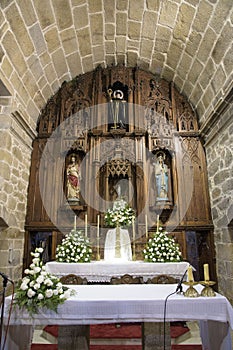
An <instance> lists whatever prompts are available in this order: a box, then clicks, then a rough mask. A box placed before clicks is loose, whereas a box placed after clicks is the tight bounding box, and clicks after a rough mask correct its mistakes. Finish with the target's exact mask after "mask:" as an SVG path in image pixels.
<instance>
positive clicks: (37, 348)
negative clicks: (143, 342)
mask: <svg viewBox="0 0 233 350" xmlns="http://www.w3.org/2000/svg"><path fill="white" fill-rule="evenodd" d="M141 349H142V347H141V346H140V345H127V346H126V345H91V346H90V350H141ZM201 349H202V346H201V345H172V350H201ZM31 350H58V347H57V345H53V344H51V345H50V344H32V346H31Z"/></svg>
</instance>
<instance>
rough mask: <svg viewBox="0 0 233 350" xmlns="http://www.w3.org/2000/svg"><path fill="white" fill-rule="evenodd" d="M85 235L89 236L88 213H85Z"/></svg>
mask: <svg viewBox="0 0 233 350" xmlns="http://www.w3.org/2000/svg"><path fill="white" fill-rule="evenodd" d="M85 237H86V238H87V214H85Z"/></svg>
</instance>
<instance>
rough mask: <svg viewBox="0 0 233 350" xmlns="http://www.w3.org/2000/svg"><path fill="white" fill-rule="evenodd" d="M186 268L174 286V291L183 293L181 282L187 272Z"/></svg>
mask: <svg viewBox="0 0 233 350" xmlns="http://www.w3.org/2000/svg"><path fill="white" fill-rule="evenodd" d="M187 271H188V270H185V272H184V274H183V276H182V278H181V279H180V281H179V283H178V285H177V287H176V293H179V294H182V293H183V287H182V283H183V282H184V278H185V275H186V273H187Z"/></svg>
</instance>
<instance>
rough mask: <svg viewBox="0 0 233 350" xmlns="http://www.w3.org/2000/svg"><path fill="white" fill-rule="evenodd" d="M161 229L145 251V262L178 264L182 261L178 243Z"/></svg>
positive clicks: (151, 239)
mask: <svg viewBox="0 0 233 350" xmlns="http://www.w3.org/2000/svg"><path fill="white" fill-rule="evenodd" d="M167 234H168V233H167V232H166V231H163V230H162V228H161V227H160V228H159V230H158V232H155V233H154V235H153V237H152V238H150V239H149V241H148V243H147V245H146V248H145V249H144V250H143V254H144V260H145V261H147V262H177V261H182V255H181V252H180V248H179V245H178V243H176V242H175V240H174V238H172V237H169V236H168V235H167Z"/></svg>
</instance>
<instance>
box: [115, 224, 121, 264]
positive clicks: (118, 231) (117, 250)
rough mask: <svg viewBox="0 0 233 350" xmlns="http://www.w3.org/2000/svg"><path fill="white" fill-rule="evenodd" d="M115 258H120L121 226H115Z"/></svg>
mask: <svg viewBox="0 0 233 350" xmlns="http://www.w3.org/2000/svg"><path fill="white" fill-rule="evenodd" d="M115 258H117V259H119V258H121V228H120V226H119V225H117V226H116V241H115Z"/></svg>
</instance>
